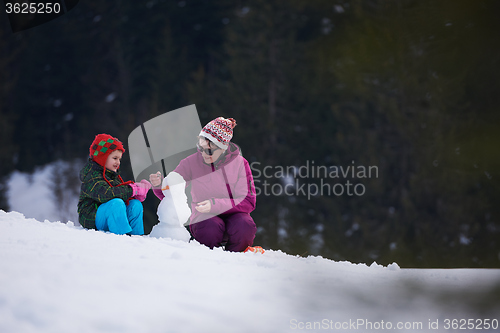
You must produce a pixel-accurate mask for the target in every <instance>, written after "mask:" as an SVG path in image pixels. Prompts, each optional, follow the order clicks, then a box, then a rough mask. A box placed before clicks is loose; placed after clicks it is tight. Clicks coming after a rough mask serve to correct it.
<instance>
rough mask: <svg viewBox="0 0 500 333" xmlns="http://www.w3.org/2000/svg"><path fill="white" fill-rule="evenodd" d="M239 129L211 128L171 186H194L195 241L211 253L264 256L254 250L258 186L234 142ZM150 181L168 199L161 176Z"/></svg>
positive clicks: (221, 124)
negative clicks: (220, 249) (212, 250)
mask: <svg viewBox="0 0 500 333" xmlns="http://www.w3.org/2000/svg"><path fill="white" fill-rule="evenodd" d="M235 126H236V121H235V120H234V119H232V118H228V119H225V118H223V117H218V118H216V119H214V120H212V121H211V122H209V123H208V124H207V125H206V126H205V127H203V129H202V130H201V132H200V134H199V136H198V138H197V143H196V146H197V149H198V152H197V153H194V154H192V155H190V156H188V157H186V158H185V159H183V160H182V161H181V162H180V163H179V165H178V166H177V167H176V168H175V170H174V171H173V172H171V173H170V174H169V177H167V180H168V179H169V178H170V179H175V178H177V179H181V181H182V182H187V183H190V184H191V197H192V203H191V216H190V224H189V229H190V231H191V234H192V235H193V237H194V239H196V240H197V241H198V242H200V243H201V244H204V245H206V246H208V247H210V248H214V247H219V246H221V245H222V244H224V243H226V245H225V249H226V250H228V251H233V252H240V251H247V250H249V251H252V252H258V251H256V250H255V248H252V244H253V240H254V238H255V233H256V231H257V228H256V226H255V222H254V221H253V219H252V217H251V216H250V212H252V211H253V210H254V209H255V203H256V195H255V186H254V183H253V177H252V172H251V170H250V165H249V163H248V161H247V160H246V159H245V158H243V156H242V155H241V151H240V148H239V147H238V146H237V145H235V144H234V143H232V142H230V141H231V138H232V137H233V129H234V127H235ZM172 174H174V175H176V177H171V176H172ZM150 181H151V183H152V184H153V191H154V193H155V194H156V196H157V197H158V198H160V199H163V197H164V195H163V193H162V189H161V188H160V187H159V186H161V184H162V179H161V174H160V173H159V172H158V173H156V174H152V175H150ZM168 185H170V186H172V185H174V184H168ZM256 248H257V247H256ZM259 249H260V248H259Z"/></svg>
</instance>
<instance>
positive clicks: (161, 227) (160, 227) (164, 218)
mask: <svg viewBox="0 0 500 333" xmlns="http://www.w3.org/2000/svg"><path fill="white" fill-rule="evenodd" d="M185 188H186V182H185V181H184V179H183V178H182V176H181V175H180V174H178V173H176V172H171V173H169V174H168V176H167V177H165V178H164V179H163V183H162V192H163V195H164V196H165V197H164V198H163V199H162V200H161V202H160V204H159V205H158V210H157V214H158V220H159V222H160V223H158V224H157V225H155V226H154V227H153V230H152V231H151V233H150V236H151V237H156V238H171V239H177V240H181V241H184V242H188V241H189V239H190V238H191V235H190V234H189V232H188V231H187V230H186V227H185V226H184V224H185V223H186V222H187V221H188V219H189V216H191V209H189V206H188V204H187V196H186V192H185Z"/></svg>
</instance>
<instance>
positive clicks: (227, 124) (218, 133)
mask: <svg viewBox="0 0 500 333" xmlns="http://www.w3.org/2000/svg"><path fill="white" fill-rule="evenodd" d="M235 126H236V120H234V119H233V118H227V119H226V118H223V117H218V118H215V119H214V120H212V121H211V122H209V123H208V124H206V125H205V127H203V129H202V130H201V132H200V136H203V137H205V138H207V139H209V140H210V141H212V142H213V143H215V144H216V145H217V147H219V148H221V149H224V150H226V149H227V147H228V146H229V141H231V139H232V137H233V128H234V127H235Z"/></svg>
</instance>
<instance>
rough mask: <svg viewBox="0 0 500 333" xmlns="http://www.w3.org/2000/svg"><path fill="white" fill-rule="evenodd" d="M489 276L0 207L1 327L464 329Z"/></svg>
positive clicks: (486, 308)
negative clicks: (254, 248) (204, 241)
mask: <svg viewBox="0 0 500 333" xmlns="http://www.w3.org/2000/svg"><path fill="white" fill-rule="evenodd" d="M499 281H500V270H497V269H488V270H486V269H482V270H479V269H457V270H450V269H430V270H422V269H418V270H412V269H400V268H399V267H398V266H397V264H392V265H389V266H388V267H382V266H380V265H377V264H372V265H370V266H367V265H364V264H352V263H349V262H334V261H331V260H328V259H324V258H321V257H308V258H301V257H296V256H291V255H287V254H285V253H283V252H280V251H273V250H268V251H266V252H265V253H264V254H254V253H229V252H224V251H222V250H220V249H215V250H210V249H208V248H206V247H204V246H201V245H200V244H198V243H196V242H191V243H184V242H181V241H173V240H170V239H166V238H161V239H157V238H153V237H149V236H132V237H129V236H118V235H113V234H109V233H104V232H97V231H91V230H85V229H83V228H81V227H79V226H78V227H77V226H74V225H73V223H71V222H70V223H68V224H63V223H59V222H49V221H45V222H39V221H37V220H35V219H31V218H25V217H24V216H23V215H22V214H21V213H17V212H9V213H7V212H4V211H0V332H2V333H11V332H12V333H17V332H22V333H29V332H61V333H69V332H82V333H89V332H121V333H123V332H133V333H138V332H141V333H142V332H158V333H164V332H294V331H339V332H345V331H357V332H375V331H378V332H380V331H391V332H416V331H422V332H429V331H435V332H452V331H457V332H464V330H460V329H459V328H460V327H464V326H460V324H463V321H462V322H461V321H460V320H461V319H463V320H468V319H473V320H474V321H473V322H472V321H468V322H466V326H465V328H467V325H472V326H469V327H473V326H474V325H476V326H474V327H475V328H478V327H479V326H478V325H479V323H480V322H479V320H483V321H482V326H481V327H482V328H483V330H482V331H485V330H484V328H485V327H486V326H485V325H486V321H485V320H486V319H489V321H488V324H489V325H490V327H491V325H497V327H498V320H500V311H499V310H500V302H499ZM495 288H496V289H495ZM453 319H455V320H457V321H456V322H453V321H452V320H453ZM447 320H449V321H447ZM454 323H455V324H456V325H455V326H454ZM429 326H430V327H431V328H437V329H429ZM447 327H449V329H447ZM454 327H456V328H457V329H456V330H454V329H453V328H454ZM493 327H494V326H493ZM465 331H474V330H465ZM491 331H498V330H491Z"/></svg>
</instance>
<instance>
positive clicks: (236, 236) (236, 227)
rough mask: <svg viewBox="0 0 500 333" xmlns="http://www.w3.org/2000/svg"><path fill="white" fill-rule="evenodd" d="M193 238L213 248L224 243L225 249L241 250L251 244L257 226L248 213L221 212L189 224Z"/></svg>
mask: <svg viewBox="0 0 500 333" xmlns="http://www.w3.org/2000/svg"><path fill="white" fill-rule="evenodd" d="M189 229H190V230H191V233H192V234H193V237H194V239H196V240H197V241H198V242H200V243H201V244H203V245H206V246H208V247H209V248H211V249H213V248H214V247H219V246H221V243H223V242H227V243H226V250H227V251H232V252H241V251H243V250H245V249H246V248H247V247H248V246H252V244H253V240H254V238H255V233H256V232H257V227H256V226H255V222H254V221H253V219H252V217H251V216H250V214H248V213H234V214H227V215H226V214H221V215H218V216H214V217H212V218H209V219H207V220H204V221H201V222H197V223H193V224H191V225H189Z"/></svg>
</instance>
